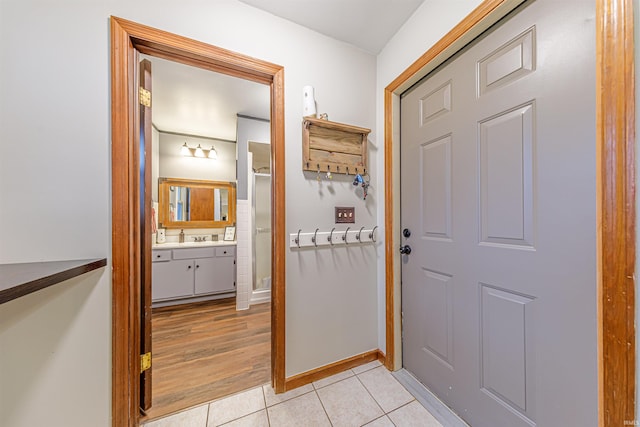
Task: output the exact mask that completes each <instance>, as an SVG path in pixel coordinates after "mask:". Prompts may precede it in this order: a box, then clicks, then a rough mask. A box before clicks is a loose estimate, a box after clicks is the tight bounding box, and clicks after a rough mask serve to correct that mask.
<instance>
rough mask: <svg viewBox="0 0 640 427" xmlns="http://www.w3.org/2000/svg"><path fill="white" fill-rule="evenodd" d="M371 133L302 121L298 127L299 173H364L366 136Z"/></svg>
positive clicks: (352, 128)
mask: <svg viewBox="0 0 640 427" xmlns="http://www.w3.org/2000/svg"><path fill="white" fill-rule="evenodd" d="M370 132H371V129H366V128H361V127H357V126H351V125H346V124H343V123H336V122H330V121H329V120H321V119H312V118H305V119H304V121H303V123H302V170H305V171H312V172H316V171H320V172H332V173H348V174H352V175H355V174H358V173H359V174H361V175H364V174H365V173H367V136H368V135H369V133H370Z"/></svg>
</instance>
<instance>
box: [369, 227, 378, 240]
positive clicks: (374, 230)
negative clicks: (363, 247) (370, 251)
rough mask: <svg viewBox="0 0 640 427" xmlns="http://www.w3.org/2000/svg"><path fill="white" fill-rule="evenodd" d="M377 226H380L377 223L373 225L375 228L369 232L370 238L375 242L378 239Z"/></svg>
mask: <svg viewBox="0 0 640 427" xmlns="http://www.w3.org/2000/svg"><path fill="white" fill-rule="evenodd" d="M376 228H378V226H377V225H376V226H375V227H373V230H371V233H369V239H371V241H372V242H374V243H375V241H376V239H374V235H375V232H376Z"/></svg>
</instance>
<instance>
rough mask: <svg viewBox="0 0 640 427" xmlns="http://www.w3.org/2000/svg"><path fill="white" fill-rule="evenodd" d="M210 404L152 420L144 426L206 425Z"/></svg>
mask: <svg viewBox="0 0 640 427" xmlns="http://www.w3.org/2000/svg"><path fill="white" fill-rule="evenodd" d="M207 409H208V405H203V406H197V407H195V408H192V409H188V410H186V411H182V412H178V413H177V414H175V415H170V416H168V417H165V418H160V419H158V420H155V421H151V422H149V423H147V424H145V425H144V427H205V426H206V425H207Z"/></svg>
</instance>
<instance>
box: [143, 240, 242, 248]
mask: <svg viewBox="0 0 640 427" xmlns="http://www.w3.org/2000/svg"><path fill="white" fill-rule="evenodd" d="M209 246H236V241H235V240H218V241H216V242H214V241H206V242H184V243H178V242H166V243H155V244H153V245H152V246H151V249H180V248H206V247H209Z"/></svg>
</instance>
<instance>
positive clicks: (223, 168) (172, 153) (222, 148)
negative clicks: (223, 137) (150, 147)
mask: <svg viewBox="0 0 640 427" xmlns="http://www.w3.org/2000/svg"><path fill="white" fill-rule="evenodd" d="M185 142H186V143H187V145H188V146H189V147H191V148H195V147H197V146H198V144H200V146H201V147H202V148H204V149H207V150H208V149H210V148H211V146H214V147H215V149H216V151H217V152H218V158H217V159H216V160H212V159H200V158H197V157H185V156H183V155H182V154H181V153H180V149H181V148H182V144H184V143H185ZM159 145H160V147H159V153H158V154H159V162H158V163H159V165H158V168H159V169H158V173H159V177H160V178H185V179H203V180H209V181H230V182H235V181H236V144H235V143H234V142H228V141H220V140H214V139H210V138H199V137H194V136H183V135H176V134H172V133H165V132H160V143H159ZM153 184H154V185H155V186H156V187H157V185H158V181H157V180H156V181H155V182H154V183H153Z"/></svg>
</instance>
